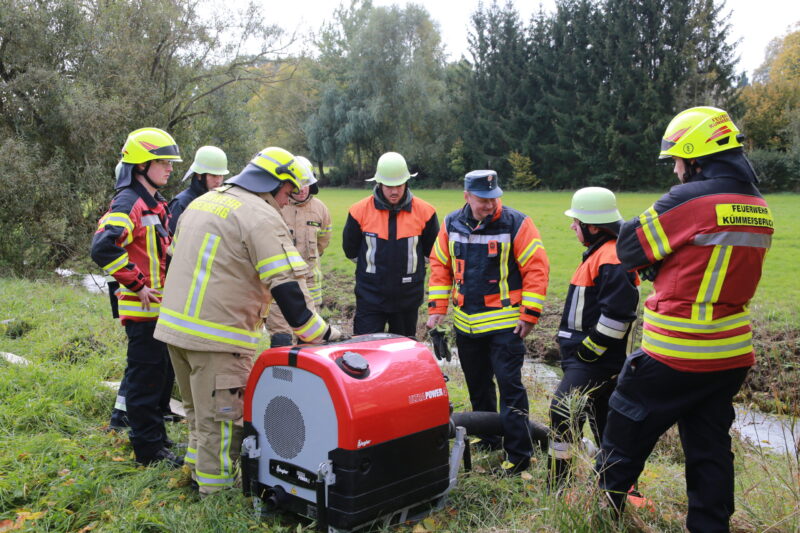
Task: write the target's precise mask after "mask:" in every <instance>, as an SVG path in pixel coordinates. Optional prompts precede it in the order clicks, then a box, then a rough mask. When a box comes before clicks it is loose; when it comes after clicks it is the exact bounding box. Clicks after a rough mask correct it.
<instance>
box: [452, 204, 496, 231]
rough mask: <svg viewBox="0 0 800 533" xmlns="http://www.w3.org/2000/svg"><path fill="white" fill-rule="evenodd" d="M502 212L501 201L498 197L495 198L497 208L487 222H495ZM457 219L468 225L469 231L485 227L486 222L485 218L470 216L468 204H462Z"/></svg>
mask: <svg viewBox="0 0 800 533" xmlns="http://www.w3.org/2000/svg"><path fill="white" fill-rule="evenodd" d="M502 214H503V202H502V201H501V200H500V199H499V198H498V199H497V209H496V210H495V212H494V215H492V218H491V219H490V220H489V223H491V222H495V221H496V220H498V219H499V218H500V216H501V215H502ZM458 220H459V221H460V222H461V223H462V224H464V225H465V226H466V227H468V228H469V229H470V230H471V231H478V230H482V229H485V228H486V226H487V225H488V223H487V222H486V220H481V221H478V220H475V218H474V217H473V216H472V209H470V207H469V204H464V207H462V208H461V211H460V212H459V213H458Z"/></svg>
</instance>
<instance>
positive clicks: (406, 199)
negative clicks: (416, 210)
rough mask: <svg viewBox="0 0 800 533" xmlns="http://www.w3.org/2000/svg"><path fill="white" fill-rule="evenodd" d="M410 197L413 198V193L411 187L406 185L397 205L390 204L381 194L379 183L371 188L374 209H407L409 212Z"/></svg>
mask: <svg viewBox="0 0 800 533" xmlns="http://www.w3.org/2000/svg"><path fill="white" fill-rule="evenodd" d="M412 198H414V195H413V194H411V189H410V188H409V187H408V185H406V192H405V194H404V195H403V198H402V199H401V200H400V203H399V204H397V205H392V204H390V203H389V202H387V201H386V198H385V197H384V196H383V192H381V186H380V184H378V185H375V188H374V189H372V201H373V203H374V205H375V209H382V210H384V211H408V212H409V213H410V212H411V199H412Z"/></svg>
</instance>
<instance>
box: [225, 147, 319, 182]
mask: <svg viewBox="0 0 800 533" xmlns="http://www.w3.org/2000/svg"><path fill="white" fill-rule="evenodd" d="M304 173H305V170H304V169H303V168H301V166H300V163H298V162H297V160H296V159H295V157H294V156H293V155H292V154H291V153H289V151H288V150H284V149H283V148H278V147H276V146H269V147H267V148H264V149H263V150H261V151H260V152H259V153H257V154H256V156H255V157H254V158H253V159H251V160H250V162H249V163H248V164H247V166H246V167H244V170H242V171H241V172H240V173H239V174H237V175H235V176H233V177H232V178H230V179H228V180H226V181H225V183H233V184H235V185H238V186H239V187H242V188H243V189H247V190H248V191H251V192H255V193H264V192H272V191H274V190H275V189H277V188H278V187H279V186H280V185H281V184H282V183H283V182H285V181H288V182H289V183H291V184H292V185H293V186H294V192H298V191H300V189H301V188H302V185H301V183H300V182H301V180H302V179H303V175H304Z"/></svg>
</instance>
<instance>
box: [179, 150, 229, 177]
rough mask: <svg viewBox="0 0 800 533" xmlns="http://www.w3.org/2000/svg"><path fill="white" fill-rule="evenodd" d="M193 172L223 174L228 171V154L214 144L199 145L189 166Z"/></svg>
mask: <svg viewBox="0 0 800 533" xmlns="http://www.w3.org/2000/svg"><path fill="white" fill-rule="evenodd" d="M189 171H190V172H194V173H195V174H214V175H216V176H225V175H227V174H230V172H229V171H228V156H226V155H225V152H223V151H222V150H220V149H219V148H217V147H216V146H201V147H200V148H198V149H197V152H196V153H195V154H194V161H193V162H192V166H191V167H189Z"/></svg>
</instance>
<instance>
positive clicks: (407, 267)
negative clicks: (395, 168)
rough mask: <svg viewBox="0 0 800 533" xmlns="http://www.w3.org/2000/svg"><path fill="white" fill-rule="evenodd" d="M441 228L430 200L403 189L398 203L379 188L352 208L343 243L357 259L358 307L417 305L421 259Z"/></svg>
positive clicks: (420, 297)
mask: <svg viewBox="0 0 800 533" xmlns="http://www.w3.org/2000/svg"><path fill="white" fill-rule="evenodd" d="M438 231H439V219H438V217H437V216H436V210H435V209H434V208H433V206H432V205H431V204H429V203H428V202H425V201H423V200H420V199H419V198H417V197H415V196H414V195H412V194H411V190H410V189H406V194H405V197H404V199H403V200H402V201H401V203H400V205H397V206H391V205H389V204H388V203H387V202H386V201H385V200H384V199H383V195H382V194H381V193H380V185H378V186H376V187H375V190H374V192H373V195H372V196H368V197H367V198H364V199H363V200H360V201H359V202H357V203H355V204H354V205H353V206H351V207H350V212H349V214H348V216H347V222H346V223H345V226H344V230H343V233H342V248H343V250H344V254H345V256H346V257H348V258H349V259H355V260H356V287H355V293H356V306H358V307H360V308H362V309H367V310H373V311H384V312H398V311H407V310H409V309H413V308H415V307H418V306H419V305H420V304H421V303H422V302H423V298H424V294H425V258H426V257H427V256H428V254H430V252H431V247H432V246H433V243H434V241H435V240H436V234H437V232H438Z"/></svg>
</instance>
